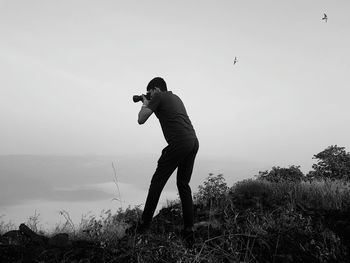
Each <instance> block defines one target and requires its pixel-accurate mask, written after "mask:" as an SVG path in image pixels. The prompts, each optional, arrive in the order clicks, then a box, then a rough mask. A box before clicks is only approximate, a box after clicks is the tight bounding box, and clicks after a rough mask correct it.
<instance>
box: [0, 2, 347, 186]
mask: <svg viewBox="0 0 350 263" xmlns="http://www.w3.org/2000/svg"><path fill="white" fill-rule="evenodd" d="M349 10H350V2H349V1H348V0H335V1H330V0H318V1H311V0H285V1H277V0H263V1H261V0H251V1H246V0H241V1H238V0H237V1H236V0H230V1H228V0H227V1H224V0H218V1H207V0H198V1H188V0H187V1H184V0H177V1H165V0H162V1H160V0H159V1H155V0H150V1H117V0H115V1H112V0H111V1H106V0H99V1H97V0H96V1H88V0H75V1H71V0H70V1H66V0H60V1H58V0H56V1H50V0H45V1H44V0H42V1H36V0H31V1H25V0H23V1H18V0H8V1H7V0H0V38H1V41H0V121H1V129H0V145H1V147H0V155H9V154H10V155H13V154H14V155H16V154H36V155H91V154H92V155H114V156H116V155H118V156H123V155H128V156H132V155H133V154H138V156H139V155H142V154H151V155H154V156H157V157H158V155H159V154H160V151H161V149H162V148H163V147H165V140H164V138H163V135H162V132H161V129H160V125H159V123H158V120H157V118H156V117H155V116H153V117H151V118H150V119H149V120H148V121H147V123H146V124H144V125H143V126H139V125H138V124H137V114H138V111H139V109H140V106H141V105H140V104H134V103H133V102H132V99H131V98H132V95H135V94H141V93H145V89H146V85H147V83H148V82H149V81H150V80H151V79H152V78H153V77H156V76H161V77H163V78H164V79H165V80H166V82H167V84H168V89H169V90H172V91H173V92H174V93H175V94H177V95H179V96H180V97H181V98H182V99H183V101H184V103H185V105H186V108H187V111H188V114H189V116H190V118H191V120H192V123H193V125H194V127H195V129H196V132H197V135H198V137H199V140H200V152H199V153H198V163H205V164H206V168H208V169H210V167H209V166H208V162H212V163H215V162H216V166H215V164H213V167H215V169H217V164H218V163H220V161H221V162H222V160H226V161H227V162H226V165H228V163H230V162H232V164H235V163H236V162H251V163H255V162H256V163H258V162H262V163H264V164H266V165H268V166H270V167H271V166H272V165H279V166H288V165H301V168H302V170H303V171H308V170H310V169H311V164H312V163H314V160H312V156H313V155H314V154H316V153H318V152H320V151H322V150H323V149H325V148H326V147H328V146H329V145H334V144H337V145H339V146H343V147H346V149H347V151H349V149H350V137H349V134H350V115H349V112H350V105H349V102H348V101H349V98H350V91H349V87H350V49H349V46H350V34H349V32H350V16H349ZM324 13H326V14H327V15H328V21H327V22H326V21H324V20H322V17H323V14H324ZM235 57H237V59H238V62H237V63H236V64H235V65H234V64H233V61H234V58H235ZM204 160H206V161H204ZM154 165H155V162H154V163H152V166H151V167H152V169H151V170H152V171H153V168H154ZM197 168H198V167H197ZM262 168H263V167H262ZM198 169H199V168H198ZM223 169H225V168H223ZM129 172H130V173H132V172H133V171H129ZM209 172H211V171H208V173H209ZM227 176H232V175H227ZM149 177H150V175H149V174H147V175H145V180H149V179H150V178H149Z"/></svg>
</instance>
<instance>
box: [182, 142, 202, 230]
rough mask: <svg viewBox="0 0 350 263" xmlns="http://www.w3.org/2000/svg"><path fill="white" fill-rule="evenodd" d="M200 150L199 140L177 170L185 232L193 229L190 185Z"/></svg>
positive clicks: (193, 144) (194, 143)
mask: <svg viewBox="0 0 350 263" xmlns="http://www.w3.org/2000/svg"><path fill="white" fill-rule="evenodd" d="M198 148H199V143H198V140H197V139H195V140H194V141H193V142H192V150H191V152H190V153H189V154H188V155H187V156H186V158H185V159H184V160H183V161H181V162H180V164H179V166H178V169H177V187H178V190H179V195H180V199H181V204H182V214H183V220H184V230H192V229H193V200H192V193H191V187H190V185H189V183H190V180H191V175H192V171H193V165H194V160H195V158H196V155H197V152H198Z"/></svg>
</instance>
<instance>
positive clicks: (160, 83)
mask: <svg viewBox="0 0 350 263" xmlns="http://www.w3.org/2000/svg"><path fill="white" fill-rule="evenodd" d="M156 87H157V88H159V89H160V90H161V91H167V90H168V89H167V87H166V83H165V80H164V79H162V78H161V77H156V78H154V79H152V80H151V81H150V82H149V83H148V85H147V91H149V90H150V89H154V88H156Z"/></svg>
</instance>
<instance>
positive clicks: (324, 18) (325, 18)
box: [322, 13, 328, 22]
mask: <svg viewBox="0 0 350 263" xmlns="http://www.w3.org/2000/svg"><path fill="white" fill-rule="evenodd" d="M322 20H324V21H326V22H327V20H328V16H327V15H326V14H325V13H323V17H322Z"/></svg>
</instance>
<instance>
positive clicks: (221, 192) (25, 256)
mask: <svg viewBox="0 0 350 263" xmlns="http://www.w3.org/2000/svg"><path fill="white" fill-rule="evenodd" d="M209 179H210V178H209ZM349 189H350V187H349V184H348V183H346V182H342V181H313V182H300V183H290V182H279V183H272V182H268V181H264V180H246V181H241V182H239V183H236V184H235V185H233V186H232V187H230V188H229V187H227V186H226V184H225V183H224V180H223V178H222V177H214V176H212V177H211V181H210V180H208V181H207V182H206V183H205V184H204V186H203V187H202V188H200V190H199V192H198V193H196V194H195V203H196V205H195V222H196V224H195V228H196V242H195V244H194V247H193V248H192V249H187V248H186V247H185V246H184V244H183V243H182V240H181V238H180V229H181V224H182V218H181V209H180V204H179V202H178V201H177V200H175V201H173V202H170V203H169V204H168V205H167V206H166V207H164V208H163V209H162V210H161V211H160V212H159V214H158V215H157V216H156V217H155V218H154V221H153V224H152V228H151V231H150V232H149V233H148V234H146V235H136V234H135V233H134V232H132V231H130V230H128V229H130V227H131V226H132V225H135V224H136V222H137V221H138V218H139V216H140V214H141V210H140V209H139V208H137V207H135V208H128V209H126V210H123V211H122V210H120V211H119V212H117V213H116V214H111V213H110V211H107V212H105V213H103V214H101V216H100V217H91V218H90V219H89V220H86V221H84V222H82V223H81V225H80V226H79V228H77V229H75V228H74V227H72V226H71V227H70V226H69V222H67V224H66V226H65V227H62V228H61V229H56V230H55V231H54V233H50V234H48V233H35V232H34V231H32V230H30V228H29V227H27V226H26V225H24V224H23V225H21V226H20V228H19V229H18V230H12V231H10V232H7V233H2V234H3V235H2V236H1V237H0V243H1V244H0V255H1V256H0V262H349V260H350V256H349V255H350V254H349V248H350V198H349V197H350V191H349Z"/></svg>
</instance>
